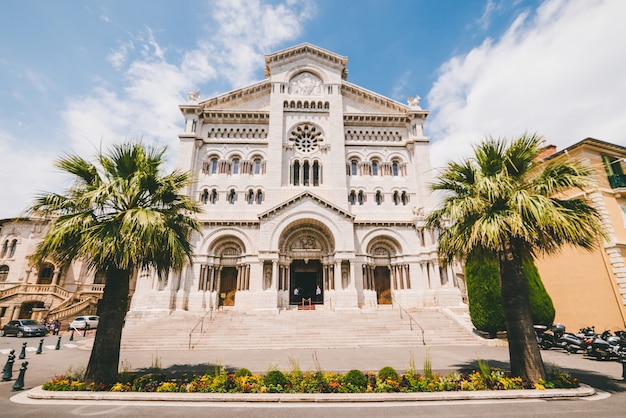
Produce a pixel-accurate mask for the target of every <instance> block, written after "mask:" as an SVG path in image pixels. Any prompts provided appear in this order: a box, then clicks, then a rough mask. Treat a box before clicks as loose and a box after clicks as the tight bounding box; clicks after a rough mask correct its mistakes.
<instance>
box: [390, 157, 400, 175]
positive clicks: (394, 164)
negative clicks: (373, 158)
mask: <svg viewBox="0 0 626 418" xmlns="http://www.w3.org/2000/svg"><path fill="white" fill-rule="evenodd" d="M398 172H399V170H398V162H397V161H393V162H392V163H391V174H392V175H393V176H394V177H398Z"/></svg>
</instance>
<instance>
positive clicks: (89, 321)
mask: <svg viewBox="0 0 626 418" xmlns="http://www.w3.org/2000/svg"><path fill="white" fill-rule="evenodd" d="M98 322H100V318H99V317H98V316H95V315H85V316H79V317H78V318H76V319H74V320H73V321H72V322H70V329H72V328H74V329H85V326H86V325H88V326H87V329H94V328H98Z"/></svg>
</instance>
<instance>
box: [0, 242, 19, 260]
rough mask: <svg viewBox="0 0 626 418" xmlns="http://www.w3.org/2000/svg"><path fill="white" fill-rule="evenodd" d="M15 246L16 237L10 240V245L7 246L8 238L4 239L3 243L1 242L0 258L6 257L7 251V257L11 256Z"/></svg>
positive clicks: (13, 253)
mask: <svg viewBox="0 0 626 418" xmlns="http://www.w3.org/2000/svg"><path fill="white" fill-rule="evenodd" d="M16 248H17V240H16V239H14V240H13V241H11V244H10V246H9V240H5V241H4V243H3V244H2V250H0V258H4V257H7V253H8V257H9V258H12V257H13V256H14V255H15V249H16Z"/></svg>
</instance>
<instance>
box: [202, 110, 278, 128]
mask: <svg viewBox="0 0 626 418" xmlns="http://www.w3.org/2000/svg"><path fill="white" fill-rule="evenodd" d="M202 117H203V119H204V121H203V122H204V123H207V122H209V123H236V124H245V123H248V124H263V125H267V124H269V122H270V113H269V112H260V111H249V112H248V111H230V110H210V109H205V110H204V111H203V112H202Z"/></svg>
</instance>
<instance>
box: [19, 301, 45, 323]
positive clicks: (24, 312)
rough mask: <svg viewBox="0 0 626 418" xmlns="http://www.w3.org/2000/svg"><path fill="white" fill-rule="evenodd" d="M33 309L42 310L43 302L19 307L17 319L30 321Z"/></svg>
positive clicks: (28, 303)
mask: <svg viewBox="0 0 626 418" xmlns="http://www.w3.org/2000/svg"><path fill="white" fill-rule="evenodd" d="M33 309H43V302H25V303H22V306H21V307H20V316H19V319H30V318H32V315H33Z"/></svg>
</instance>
